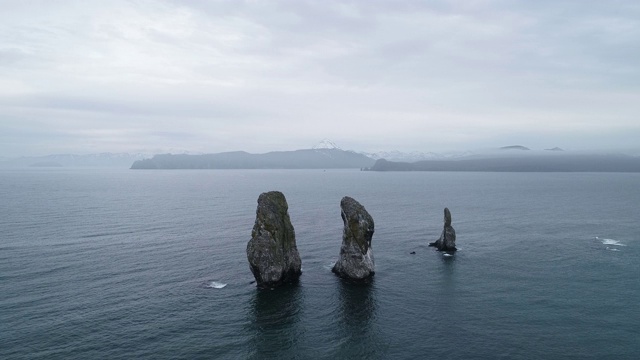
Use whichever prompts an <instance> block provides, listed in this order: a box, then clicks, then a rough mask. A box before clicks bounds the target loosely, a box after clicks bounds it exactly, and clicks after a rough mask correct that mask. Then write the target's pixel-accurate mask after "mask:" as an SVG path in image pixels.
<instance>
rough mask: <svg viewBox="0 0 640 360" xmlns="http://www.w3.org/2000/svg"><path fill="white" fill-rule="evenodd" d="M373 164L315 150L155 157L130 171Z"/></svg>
mask: <svg viewBox="0 0 640 360" xmlns="http://www.w3.org/2000/svg"><path fill="white" fill-rule="evenodd" d="M374 162H375V160H374V159H371V158H369V157H367V156H365V155H362V154H359V153H356V152H354V151H346V150H341V149H338V148H317V149H304V150H295V151H273V152H268V153H264V154H250V153H248V152H244V151H233V152H224V153H217V154H204V155H173V154H161V155H155V156H153V157H152V158H150V159H144V160H138V161H136V162H134V163H133V165H132V166H131V169H360V168H365V167H370V166H372V165H373V164H374Z"/></svg>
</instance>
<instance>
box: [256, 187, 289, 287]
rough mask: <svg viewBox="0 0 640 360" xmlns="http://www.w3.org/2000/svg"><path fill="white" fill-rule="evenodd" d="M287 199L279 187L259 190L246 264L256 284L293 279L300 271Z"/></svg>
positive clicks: (276, 283)
mask: <svg viewBox="0 0 640 360" xmlns="http://www.w3.org/2000/svg"><path fill="white" fill-rule="evenodd" d="M288 210H289V206H288V205H287V200H286V199H285V197H284V194H282V193H281V192H279V191H270V192H265V193H262V194H260V197H258V208H257V209H256V222H255V225H253V231H251V240H249V243H248V244H247V259H249V267H250V268H251V272H252V273H253V276H254V277H255V279H256V283H257V285H258V287H271V288H272V287H275V286H278V285H281V284H283V283H288V282H295V281H297V280H298V278H299V277H300V274H301V273H302V271H301V267H302V261H301V260H300V254H299V253H298V247H297V246H296V234H295V231H294V230H293V225H291V220H290V219H289V213H288Z"/></svg>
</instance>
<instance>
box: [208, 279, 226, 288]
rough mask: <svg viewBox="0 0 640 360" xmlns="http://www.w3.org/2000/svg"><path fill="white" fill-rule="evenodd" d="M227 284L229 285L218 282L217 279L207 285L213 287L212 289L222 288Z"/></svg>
mask: <svg viewBox="0 0 640 360" xmlns="http://www.w3.org/2000/svg"><path fill="white" fill-rule="evenodd" d="M225 286H227V284H225V283H221V282H217V281H212V282H211V283H209V285H207V287H208V288H212V289H222V288H223V287H225Z"/></svg>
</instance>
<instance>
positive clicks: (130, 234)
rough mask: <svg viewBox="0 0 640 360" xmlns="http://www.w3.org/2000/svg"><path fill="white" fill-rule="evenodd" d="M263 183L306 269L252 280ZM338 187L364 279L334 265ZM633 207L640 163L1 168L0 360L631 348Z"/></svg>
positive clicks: (636, 262)
mask: <svg viewBox="0 0 640 360" xmlns="http://www.w3.org/2000/svg"><path fill="white" fill-rule="evenodd" d="M269 190H280V191H282V192H283V193H284V194H285V196H286V197H287V200H288V203H289V214H290V216H291V221H292V223H293V226H294V228H295V230H296V237H297V243H298V249H299V251H300V255H301V257H302V267H303V275H302V277H301V281H300V284H299V285H298V286H290V287H285V288H281V289H276V290H265V291H259V290H257V289H256V287H255V285H254V284H251V281H252V280H253V276H252V275H251V272H250V271H249V266H248V263H247V259H246V254H245V248H246V245H247V241H248V240H249V238H250V235H251V229H252V227H253V223H254V220H255V210H256V205H257V203H256V200H257V198H258V195H260V193H261V192H264V191H269ZM345 195H348V196H351V197H353V198H355V199H356V200H358V201H359V202H360V203H362V204H363V205H364V206H365V207H366V209H367V210H368V211H369V213H370V214H371V215H372V217H373V218H374V221H375V234H374V236H373V241H372V244H373V251H374V255H375V261H376V271H377V272H376V275H375V277H374V281H373V283H372V284H370V285H369V286H356V285H352V284H346V283H343V282H342V281H341V280H340V279H338V278H336V277H335V276H334V275H333V274H332V273H331V271H330V268H331V265H332V264H333V262H334V261H335V260H336V259H337V258H338V252H339V249H340V244H341V241H342V238H341V236H342V220H341V218H340V206H339V204H340V199H341V198H342V197H343V196H345ZM444 207H449V209H450V210H451V213H452V215H453V226H454V228H455V229H456V233H457V236H458V238H457V243H458V247H459V248H460V249H461V250H460V251H459V252H458V253H457V254H456V255H455V256H453V257H451V258H446V257H443V256H442V255H441V254H439V253H437V252H435V251H434V250H433V249H432V248H429V247H427V246H426V245H427V243H428V242H429V241H434V240H435V239H436V238H437V237H438V236H439V234H440V231H441V228H442V210H443V208H444ZM639 215H640V174H606V173H604V174H603V173H598V174H592V173H540V174H538V173H429V172H419V173H376V172H360V171H344V170H340V171H337V170H331V171H329V170H328V171H317V170H226V171H215V170H212V171H197V170H194V171H189V170H183V171H180V170H179V171H170V170H169V171H162V170H156V171H142V170H139V171H133V170H87V169H82V170H71V169H25V170H0V359H98V358H102V359H133V358H136V359H198V358H203V359H211V358H220V359H245V358H253V359H265V358H274V359H358V358H361V359H365V358H366V359H416V358H425V359H427V358H433V359H638V358H640V307H639V306H638V301H639V299H640V279H639V275H640V221H639V220H640V218H639ZM412 251H415V252H416V253H415V254H414V255H412V254H410V253H411V252H412ZM225 284H226V286H225Z"/></svg>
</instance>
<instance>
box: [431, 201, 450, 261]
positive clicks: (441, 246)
mask: <svg viewBox="0 0 640 360" xmlns="http://www.w3.org/2000/svg"><path fill="white" fill-rule="evenodd" d="M429 246H434V247H435V248H436V249H438V250H439V251H448V252H451V251H456V250H457V248H456V231H455V229H454V228H453V226H451V212H450V211H449V208H444V227H443V229H442V233H441V234H440V238H439V239H438V240H436V241H434V242H432V243H429Z"/></svg>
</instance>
